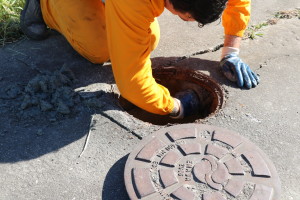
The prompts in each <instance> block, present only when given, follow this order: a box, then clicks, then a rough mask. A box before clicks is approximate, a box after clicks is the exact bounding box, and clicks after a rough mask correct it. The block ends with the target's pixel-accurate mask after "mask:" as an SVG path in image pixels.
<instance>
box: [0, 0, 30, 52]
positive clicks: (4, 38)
mask: <svg viewBox="0 0 300 200" xmlns="http://www.w3.org/2000/svg"><path fill="white" fill-rule="evenodd" d="M24 3H25V0H0V47H2V46H4V45H5V44H8V43H12V42H15V41H17V40H18V39H20V37H22V36H23V33H22V32H21V30H20V25H19V24H20V13H21V10H22V8H23V6H24Z"/></svg>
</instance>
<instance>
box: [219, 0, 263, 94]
mask: <svg viewBox="0 0 300 200" xmlns="http://www.w3.org/2000/svg"><path fill="white" fill-rule="evenodd" d="M250 10H251V4H250V0H229V1H228V3H227V5H226V9H225V10H224V12H223V15H222V21H223V26H224V32H225V39H224V47H223V48H222V55H221V62H220V66H221V68H222V70H223V73H224V75H225V76H226V77H227V78H228V79H229V80H231V81H234V82H237V85H238V86H239V87H240V88H243V87H246V88H248V89H249V88H252V87H256V86H257V84H258V83H259V77H258V76H257V75H256V74H255V73H254V72H253V71H252V70H251V69H250V67H249V66H248V65H247V64H245V63H244V62H243V61H242V60H241V59H240V58H239V47H240V43H241V40H242V36H243V34H244V32H245V30H246V28H247V25H248V22H249V19H250Z"/></svg>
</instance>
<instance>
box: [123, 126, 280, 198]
mask: <svg viewBox="0 0 300 200" xmlns="http://www.w3.org/2000/svg"><path fill="white" fill-rule="evenodd" d="M124 175H125V184H126V189H127V192H128V194H129V196H130V198H131V199H133V200H134V199H143V200H167V199H182V200H193V199H200V200H233V199H239V200H279V198H280V189H281V188H280V180H279V177H278V174H277V172H276V169H275V167H274V165H273V163H272V162H271V161H270V160H269V158H268V157H267V156H266V155H265V154H264V153H263V151H262V150H261V149H259V148H258V147H257V146H256V145H254V144H253V143H252V142H250V141H249V140H247V139H245V138H243V137H242V136H240V135H238V134H236V133H234V132H232V131H229V130H226V129H222V128H218V127H214V126H208V125H200V124H184V125H176V126H172V127H168V128H165V129H161V130H159V131H157V132H155V133H154V134H152V135H150V136H148V137H147V138H145V139H144V140H143V141H142V142H141V144H140V145H139V146H138V147H137V148H136V149H135V150H134V151H133V152H132V153H131V154H130V156H129V158H128V160H127V163H126V167H125V174H124Z"/></svg>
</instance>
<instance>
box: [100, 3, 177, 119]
mask: <svg viewBox="0 0 300 200" xmlns="http://www.w3.org/2000/svg"><path fill="white" fill-rule="evenodd" d="M105 6H106V9H105V12H106V28H107V37H108V47H109V54H110V60H111V62H112V69H113V73H114V77H115V81H116V84H117V86H118V88H119V90H120V92H121V95H122V96H123V97H124V98H126V99H127V100H129V101H130V102H132V103H133V104H135V105H137V106H138V107H140V108H142V109H144V110H146V111H148V112H152V113H155V114H160V115H166V114H169V113H170V112H171V111H172V109H173V107H174V100H173V98H172V97H171V96H170V93H169V91H168V89H167V88H165V87H163V86H162V85H159V84H157V83H156V81H155V80H154V78H153V76H152V68H151V60H150V52H151V51H152V50H153V49H152V44H153V40H158V39H159V38H155V34H152V33H151V29H150V26H151V24H152V23H153V22H154V20H155V12H154V10H153V4H151V1H135V0H127V1H122V0H121V1H120V0H110V1H106V5H105ZM157 6H159V5H157ZM161 6H162V9H163V4H162V5H161Z"/></svg>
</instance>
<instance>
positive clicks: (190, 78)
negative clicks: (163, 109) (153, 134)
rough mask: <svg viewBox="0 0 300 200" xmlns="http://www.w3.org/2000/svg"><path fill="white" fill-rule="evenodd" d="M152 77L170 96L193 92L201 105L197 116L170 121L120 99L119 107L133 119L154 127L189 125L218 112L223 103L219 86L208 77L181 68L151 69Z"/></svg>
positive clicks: (167, 117) (168, 118)
mask: <svg viewBox="0 0 300 200" xmlns="http://www.w3.org/2000/svg"><path fill="white" fill-rule="evenodd" d="M153 76H154V78H155V79H156V81H157V83H159V84H161V85H163V86H165V87H166V88H168V89H169V91H170V93H171V95H172V96H174V95H175V94H176V93H177V92H179V91H184V90H187V89H192V90H194V91H195V92H196V93H197V95H198V97H199V99H200V102H201V104H202V106H201V108H200V111H199V113H200V114H199V115H197V116H191V117H188V118H185V119H181V120H178V119H171V118H170V117H169V116H162V115H155V114H151V113H148V112H146V111H144V110H142V109H140V108H138V107H136V106H135V105H133V104H131V103H130V102H128V101H127V100H125V99H124V98H122V97H121V98H120V101H119V102H120V105H121V106H122V107H123V108H124V110H125V111H127V112H128V113H129V114H131V115H133V116H134V117H136V118H138V119H140V120H142V121H145V122H150V123H152V124H156V125H166V124H169V123H171V124H175V123H189V122H195V121H197V120H202V119H205V118H207V117H209V116H212V115H214V114H215V113H216V112H217V111H218V110H220V109H221V108H222V106H223V103H224V94H223V89H222V88H221V86H220V85H219V84H218V83H216V82H215V81H214V80H213V79H212V78H210V77H209V76H207V75H205V74H203V73H201V72H199V71H193V70H190V69H184V68H181V67H158V68H154V69H153Z"/></svg>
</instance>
